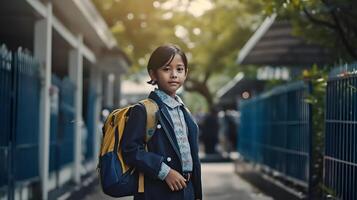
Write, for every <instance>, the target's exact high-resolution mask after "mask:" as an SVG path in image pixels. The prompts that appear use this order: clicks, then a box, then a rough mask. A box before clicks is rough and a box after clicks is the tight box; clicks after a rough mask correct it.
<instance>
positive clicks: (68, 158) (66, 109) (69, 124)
mask: <svg viewBox="0 0 357 200" xmlns="http://www.w3.org/2000/svg"><path fill="white" fill-rule="evenodd" d="M52 88H53V89H54V88H56V89H58V91H57V92H58V99H56V97H53V98H52V100H51V104H52V106H51V135H50V167H49V168H50V171H55V170H57V171H58V170H60V169H61V167H63V166H64V165H66V164H69V163H71V162H73V154H74V146H73V145H74V142H73V141H74V126H75V110H74V92H75V87H74V84H73V83H72V81H71V80H70V79H69V78H68V77H65V78H64V79H63V80H61V79H60V78H59V77H57V76H55V75H52ZM54 90H55V89H54ZM54 92H56V91H54Z"/></svg>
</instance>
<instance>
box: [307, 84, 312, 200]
mask: <svg viewBox="0 0 357 200" xmlns="http://www.w3.org/2000/svg"><path fill="white" fill-rule="evenodd" d="M307 86H308V94H309V95H311V94H312V90H313V88H312V83H311V81H308V83H307ZM308 112H309V175H308V176H309V177H308V180H309V182H308V192H307V198H308V199H311V200H312V199H313V198H312V195H313V173H312V172H313V167H314V165H313V139H314V136H313V134H312V133H313V129H312V104H311V103H308Z"/></svg>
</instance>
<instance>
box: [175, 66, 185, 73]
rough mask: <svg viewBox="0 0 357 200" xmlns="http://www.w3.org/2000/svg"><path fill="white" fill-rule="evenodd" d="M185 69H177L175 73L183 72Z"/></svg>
mask: <svg viewBox="0 0 357 200" xmlns="http://www.w3.org/2000/svg"><path fill="white" fill-rule="evenodd" d="M184 70H185V69H184V68H183V67H179V68H177V71H178V72H183V71H184Z"/></svg>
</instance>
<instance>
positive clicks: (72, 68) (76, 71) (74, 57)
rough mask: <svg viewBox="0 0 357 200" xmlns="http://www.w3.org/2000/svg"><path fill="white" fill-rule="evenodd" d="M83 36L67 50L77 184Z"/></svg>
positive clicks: (79, 179) (81, 124)
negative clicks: (72, 97) (73, 46)
mask: <svg viewBox="0 0 357 200" xmlns="http://www.w3.org/2000/svg"><path fill="white" fill-rule="evenodd" d="M82 45H83V37H82V36H78V45H77V47H75V49H72V50H71V51H70V52H69V77H70V79H71V80H72V81H73V83H74V84H75V94H74V110H75V127H74V152H73V153H74V166H73V176H72V177H73V181H74V182H75V183H77V184H79V183H80V181H81V171H80V169H81V160H82V126H83V117H82V107H83V101H82V98H83V56H82V53H81V48H82Z"/></svg>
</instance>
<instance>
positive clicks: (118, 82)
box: [114, 74, 121, 108]
mask: <svg viewBox="0 0 357 200" xmlns="http://www.w3.org/2000/svg"><path fill="white" fill-rule="evenodd" d="M120 100H121V77H120V74H116V76H115V80H114V107H115V108H119V106H120Z"/></svg>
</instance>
